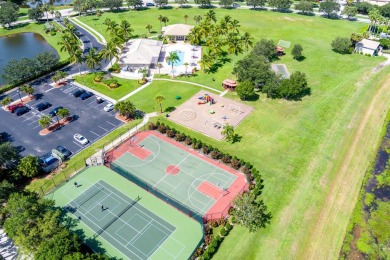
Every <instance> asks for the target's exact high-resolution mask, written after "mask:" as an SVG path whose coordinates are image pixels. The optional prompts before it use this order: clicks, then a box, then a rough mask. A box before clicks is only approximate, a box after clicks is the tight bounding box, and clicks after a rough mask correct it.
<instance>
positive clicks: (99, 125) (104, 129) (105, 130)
mask: <svg viewBox="0 0 390 260" xmlns="http://www.w3.org/2000/svg"><path fill="white" fill-rule="evenodd" d="M98 127H100V128H101V129H103V130H105V131H106V132H108V130H107V129H105V128H103V127H101V126H100V125H99V126H98Z"/></svg>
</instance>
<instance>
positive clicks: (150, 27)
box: [145, 24, 153, 34]
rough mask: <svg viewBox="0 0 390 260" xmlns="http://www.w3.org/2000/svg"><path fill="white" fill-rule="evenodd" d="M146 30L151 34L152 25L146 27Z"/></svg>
mask: <svg viewBox="0 0 390 260" xmlns="http://www.w3.org/2000/svg"><path fill="white" fill-rule="evenodd" d="M145 28H146V30H148V33H149V34H150V30H152V28H153V26H152V25H151V24H148V25H146V27H145Z"/></svg>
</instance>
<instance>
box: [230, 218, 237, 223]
mask: <svg viewBox="0 0 390 260" xmlns="http://www.w3.org/2000/svg"><path fill="white" fill-rule="evenodd" d="M230 221H231V222H232V224H236V223H237V220H236V217H234V216H232V217H231V219H230Z"/></svg>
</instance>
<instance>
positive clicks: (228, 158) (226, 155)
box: [221, 154, 232, 163]
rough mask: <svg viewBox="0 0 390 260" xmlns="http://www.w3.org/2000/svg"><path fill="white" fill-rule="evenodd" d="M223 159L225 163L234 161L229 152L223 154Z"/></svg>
mask: <svg viewBox="0 0 390 260" xmlns="http://www.w3.org/2000/svg"><path fill="white" fill-rule="evenodd" d="M221 160H222V162H224V163H230V162H231V161H232V157H231V156H230V155H229V154H225V155H223V156H222V159H221Z"/></svg>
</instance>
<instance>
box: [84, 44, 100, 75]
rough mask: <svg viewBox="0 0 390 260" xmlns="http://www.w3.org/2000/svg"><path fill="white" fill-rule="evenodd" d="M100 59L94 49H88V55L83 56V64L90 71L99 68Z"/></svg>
mask: <svg viewBox="0 0 390 260" xmlns="http://www.w3.org/2000/svg"><path fill="white" fill-rule="evenodd" d="M100 61H101V57H100V55H99V53H98V52H97V51H96V49H95V48H91V49H89V52H88V54H87V55H86V56H85V63H86V64H87V67H88V68H90V69H91V70H95V68H97V67H99V66H100Z"/></svg>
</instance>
